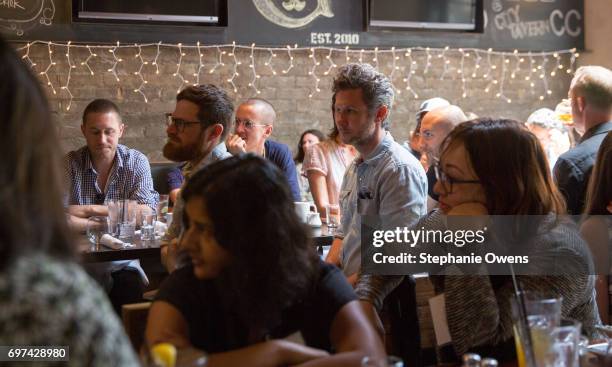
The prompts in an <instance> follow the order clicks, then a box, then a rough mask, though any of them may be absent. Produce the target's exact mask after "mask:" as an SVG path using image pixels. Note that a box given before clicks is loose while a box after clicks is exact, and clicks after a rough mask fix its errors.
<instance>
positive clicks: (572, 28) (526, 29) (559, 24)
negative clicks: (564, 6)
mask: <svg viewBox="0 0 612 367" xmlns="http://www.w3.org/2000/svg"><path fill="white" fill-rule="evenodd" d="M534 2H542V3H555V2H556V0H506V3H508V5H509V6H506V7H504V3H503V2H502V1H501V0H495V1H494V2H493V3H492V4H491V9H492V10H493V12H494V13H495V14H494V15H493V24H494V26H495V28H496V29H497V30H498V31H507V32H510V35H511V37H512V39H515V40H521V39H526V38H537V37H544V36H549V35H554V36H557V37H563V36H564V35H568V36H570V37H578V36H580V35H581V34H582V27H581V26H580V23H581V20H582V14H581V13H580V12H579V11H578V10H576V9H570V10H567V11H562V10H560V9H554V10H552V11H551V12H550V13H549V14H548V15H547V16H546V17H542V18H541V19H535V20H525V19H523V17H522V16H521V15H522V14H525V12H523V13H521V3H534ZM486 18H487V21H489V19H488V18H489V16H488V15H487V17H486Z"/></svg>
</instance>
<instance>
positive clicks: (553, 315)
mask: <svg viewBox="0 0 612 367" xmlns="http://www.w3.org/2000/svg"><path fill="white" fill-rule="evenodd" d="M522 295H523V296H522V297H523V301H524V303H525V312H526V313H527V314H526V316H527V323H528V328H529V330H528V331H529V335H526V332H527V331H526V330H524V329H523V326H522V324H521V323H520V320H521V318H520V306H519V305H520V304H519V302H518V299H517V298H516V296H515V297H513V298H512V315H513V319H514V320H515V321H514V322H515V324H514V327H513V329H514V342H515V345H516V355H517V359H518V365H519V367H545V366H547V363H546V360H547V356H548V354H549V351H550V350H551V348H552V345H553V339H552V333H553V331H554V329H555V328H556V327H557V326H559V324H560V322H561V303H562V300H563V299H562V298H561V297H559V298H550V297H548V298H547V297H544V296H542V295H538V294H537V293H534V292H523V293H522ZM528 338H529V339H531V347H532V349H528V348H527V347H526V346H527V345H528V343H527V339H528ZM532 351H533V356H531V354H530V353H531V352H532ZM531 361H535V364H536V365H535V366H533V365H532V363H531Z"/></svg>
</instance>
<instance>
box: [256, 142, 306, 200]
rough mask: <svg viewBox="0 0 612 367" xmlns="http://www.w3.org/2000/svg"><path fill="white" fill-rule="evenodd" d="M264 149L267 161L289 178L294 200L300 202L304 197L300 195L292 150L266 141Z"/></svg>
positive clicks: (283, 145)
mask: <svg viewBox="0 0 612 367" xmlns="http://www.w3.org/2000/svg"><path fill="white" fill-rule="evenodd" d="M264 149H265V152H266V159H269V160H270V161H272V162H273V163H274V164H276V166H277V167H278V168H280V169H281V171H283V173H284V174H285V177H286V178H287V183H288V184H289V187H290V188H291V193H292V194H293V199H294V200H295V201H300V198H301V197H302V195H300V185H299V184H298V181H297V174H296V171H295V162H294V161H293V158H292V157H291V150H290V149H289V147H288V146H287V145H285V144H283V143H278V142H276V141H273V140H266V141H265V143H264Z"/></svg>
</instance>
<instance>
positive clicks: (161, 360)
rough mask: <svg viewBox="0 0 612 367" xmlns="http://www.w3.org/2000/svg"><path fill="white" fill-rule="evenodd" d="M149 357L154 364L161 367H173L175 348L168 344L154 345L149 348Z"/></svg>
mask: <svg viewBox="0 0 612 367" xmlns="http://www.w3.org/2000/svg"><path fill="white" fill-rule="evenodd" d="M151 356H152V357H153V360H154V361H155V363H157V364H158V365H160V366H163V367H174V364H175V363H176V347H175V346H174V345H172V344H170V343H159V344H155V345H154V346H153V348H151Z"/></svg>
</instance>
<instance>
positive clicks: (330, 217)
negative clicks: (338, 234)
mask: <svg viewBox="0 0 612 367" xmlns="http://www.w3.org/2000/svg"><path fill="white" fill-rule="evenodd" d="M325 218H326V219H327V228H328V229H330V230H331V231H333V230H334V229H336V228H338V226H339V225H340V206H339V205H338V204H327V206H326V207H325Z"/></svg>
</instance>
